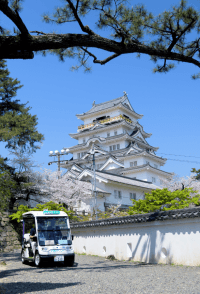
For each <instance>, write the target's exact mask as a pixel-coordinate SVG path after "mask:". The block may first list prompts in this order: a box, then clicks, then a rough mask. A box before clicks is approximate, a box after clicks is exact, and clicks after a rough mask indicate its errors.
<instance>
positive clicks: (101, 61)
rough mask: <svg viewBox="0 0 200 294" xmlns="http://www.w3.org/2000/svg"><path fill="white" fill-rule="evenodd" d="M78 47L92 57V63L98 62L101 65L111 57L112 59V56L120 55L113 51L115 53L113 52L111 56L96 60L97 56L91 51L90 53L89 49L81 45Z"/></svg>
mask: <svg viewBox="0 0 200 294" xmlns="http://www.w3.org/2000/svg"><path fill="white" fill-rule="evenodd" d="M80 48H81V49H82V50H83V51H84V52H86V53H87V54H88V55H89V56H91V57H93V63H100V64H101V65H103V64H106V63H107V62H109V61H110V60H112V59H114V58H116V57H118V56H119V55H120V54H117V53H115V54H113V55H111V56H109V57H107V58H105V59H103V60H98V59H97V57H96V56H95V55H94V54H93V53H91V52H90V51H88V50H87V49H85V48H83V47H80Z"/></svg>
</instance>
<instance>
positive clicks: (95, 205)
mask: <svg viewBox="0 0 200 294" xmlns="http://www.w3.org/2000/svg"><path fill="white" fill-rule="evenodd" d="M96 153H97V152H96ZM90 154H91V155H92V162H93V165H92V166H93V177H94V189H93V195H94V201H95V202H94V207H95V216H96V220H97V219H98V216H97V189H96V174H95V148H94V144H93V145H92V151H91V152H90Z"/></svg>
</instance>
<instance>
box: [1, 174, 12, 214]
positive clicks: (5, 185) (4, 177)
mask: <svg viewBox="0 0 200 294" xmlns="http://www.w3.org/2000/svg"><path fill="white" fill-rule="evenodd" d="M15 188H16V182H15V181H14V180H13V178H12V175H11V174H10V172H9V171H1V170H0V211H3V210H5V209H8V207H9V200H10V198H11V197H12V195H13V190H14V189H15Z"/></svg>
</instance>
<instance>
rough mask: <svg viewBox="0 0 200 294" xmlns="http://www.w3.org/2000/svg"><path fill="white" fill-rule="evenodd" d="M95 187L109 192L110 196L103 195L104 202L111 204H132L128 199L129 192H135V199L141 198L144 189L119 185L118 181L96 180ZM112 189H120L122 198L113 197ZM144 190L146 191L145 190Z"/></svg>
mask: <svg viewBox="0 0 200 294" xmlns="http://www.w3.org/2000/svg"><path fill="white" fill-rule="evenodd" d="M97 187H98V188H100V189H102V190H104V191H107V192H108V193H111V195H110V196H106V197H105V200H104V201H105V202H107V203H111V204H125V205H132V201H131V200H130V193H136V199H137V200H138V199H143V198H144V191H145V190H144V189H143V188H137V187H131V186H128V185H127V186H125V185H120V183H113V184H112V183H103V182H101V183H99V181H97ZM114 190H117V191H121V195H122V198H121V199H119V198H115V197H114ZM145 192H146V191H145Z"/></svg>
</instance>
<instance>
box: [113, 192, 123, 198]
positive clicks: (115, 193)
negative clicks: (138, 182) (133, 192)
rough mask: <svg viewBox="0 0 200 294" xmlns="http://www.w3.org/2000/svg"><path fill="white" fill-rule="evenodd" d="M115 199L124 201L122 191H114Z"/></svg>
mask: <svg viewBox="0 0 200 294" xmlns="http://www.w3.org/2000/svg"><path fill="white" fill-rule="evenodd" d="M114 197H115V198H116V199H122V192H121V191H117V190H114Z"/></svg>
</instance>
